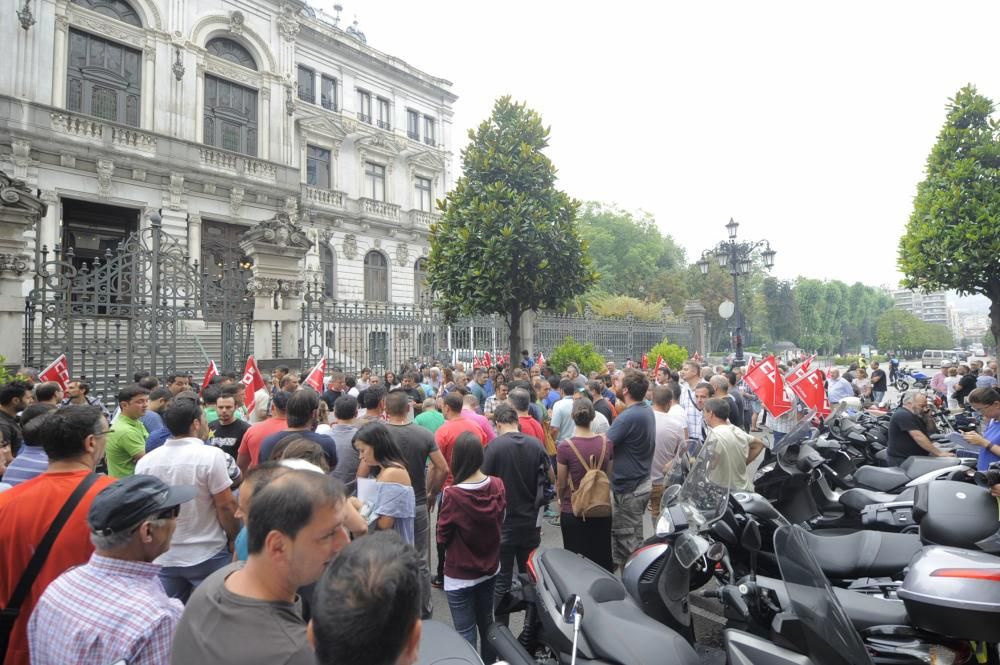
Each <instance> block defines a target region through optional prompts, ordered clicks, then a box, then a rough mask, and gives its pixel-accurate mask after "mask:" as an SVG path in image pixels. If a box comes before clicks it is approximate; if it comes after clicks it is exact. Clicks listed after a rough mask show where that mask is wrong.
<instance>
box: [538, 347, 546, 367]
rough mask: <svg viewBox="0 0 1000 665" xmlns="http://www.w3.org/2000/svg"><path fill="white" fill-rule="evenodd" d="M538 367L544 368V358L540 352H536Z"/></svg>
mask: <svg viewBox="0 0 1000 665" xmlns="http://www.w3.org/2000/svg"><path fill="white" fill-rule="evenodd" d="M538 366H539V367H545V356H544V355H542V352H541V351H539V352H538Z"/></svg>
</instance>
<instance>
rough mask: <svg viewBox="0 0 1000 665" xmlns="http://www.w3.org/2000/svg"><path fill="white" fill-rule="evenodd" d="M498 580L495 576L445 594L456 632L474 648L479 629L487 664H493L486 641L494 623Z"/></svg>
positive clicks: (483, 654) (483, 655)
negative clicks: (494, 595)
mask: <svg viewBox="0 0 1000 665" xmlns="http://www.w3.org/2000/svg"><path fill="white" fill-rule="evenodd" d="M496 580H497V577H496V575H494V576H493V577H491V578H489V579H488V580H484V581H482V582H480V583H479V584H477V585H476V586H472V587H466V588H465V589H459V590H458V591H446V592H445V593H446V594H447V596H448V608H449V609H451V620H452V622H453V623H454V624H455V630H456V631H458V634H459V635H461V636H462V637H464V638H465V640H466V641H467V642H468V643H469V644H471V645H472V646H473V648H475V646H476V629H477V628H478V629H479V640H480V642H482V649H481V650H480V654H481V655H482V657H483V662H485V663H492V662H493V655H492V649H490V646H489V642H488V641H487V640H486V629H487V628H489V627H490V624H492V623H493V586H494V585H495V584H496Z"/></svg>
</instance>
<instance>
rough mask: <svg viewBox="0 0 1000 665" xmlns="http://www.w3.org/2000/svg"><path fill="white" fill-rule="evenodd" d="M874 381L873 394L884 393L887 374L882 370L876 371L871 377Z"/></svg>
mask: <svg viewBox="0 0 1000 665" xmlns="http://www.w3.org/2000/svg"><path fill="white" fill-rule="evenodd" d="M871 381H872V392H873V393H875V392H877V393H884V392H885V372H883V371H882V370H880V369H876V370H874V371H873V372H872V375H871Z"/></svg>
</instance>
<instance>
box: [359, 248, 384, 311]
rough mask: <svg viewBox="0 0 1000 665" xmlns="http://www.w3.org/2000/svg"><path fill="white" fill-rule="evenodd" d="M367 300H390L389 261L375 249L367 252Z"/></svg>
mask: <svg viewBox="0 0 1000 665" xmlns="http://www.w3.org/2000/svg"><path fill="white" fill-rule="evenodd" d="M365 300H374V301H377V302H388V300H389V262H388V261H386V259H385V254H382V253H381V252H376V251H375V250H374V249H373V250H372V251H370V252H368V253H367V254H365Z"/></svg>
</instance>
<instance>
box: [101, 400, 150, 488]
mask: <svg viewBox="0 0 1000 665" xmlns="http://www.w3.org/2000/svg"><path fill="white" fill-rule="evenodd" d="M111 430H112V431H111V433H110V434H108V446H107V450H106V452H105V454H106V455H107V458H108V475H109V476H111V477H112V478H125V477H126V476H131V475H132V474H134V473H135V462H134V461H133V460H132V458H133V457H134V456H135V455H137V454H139V453H145V452H146V439H147V438H149V432H148V431H146V426H145V425H143V424H142V421H139V420H133V419H132V418H129V417H128V416H126V415H125V414H124V413H119V414H118V417H117V418H116V419H115V422H114V423H113V424H112V425H111Z"/></svg>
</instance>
